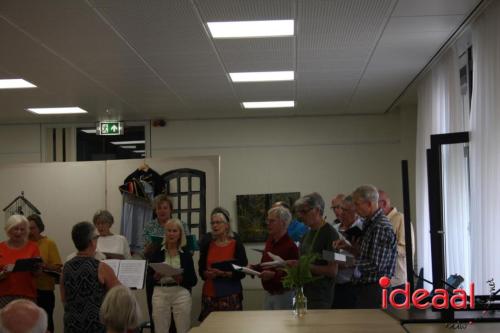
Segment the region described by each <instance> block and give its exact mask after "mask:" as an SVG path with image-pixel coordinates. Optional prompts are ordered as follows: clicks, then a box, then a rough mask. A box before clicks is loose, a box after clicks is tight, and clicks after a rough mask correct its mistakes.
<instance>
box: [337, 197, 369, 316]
mask: <svg viewBox="0 0 500 333" xmlns="http://www.w3.org/2000/svg"><path fill="white" fill-rule="evenodd" d="M339 211H340V213H339V215H338V217H339V219H340V220H341V221H342V222H341V223H339V224H336V225H334V228H335V229H336V230H337V231H338V232H339V234H340V238H342V239H347V240H348V241H349V242H355V241H356V238H357V237H360V235H358V236H351V235H354V234H350V233H349V230H354V229H355V228H357V229H358V230H363V220H362V219H361V218H360V217H359V215H358V214H357V213H356V208H355V207H354V202H353V201H352V196H350V195H348V196H347V197H345V198H344V200H342V202H341V203H340V209H339ZM353 273H354V267H353V266H352V265H351V266H347V265H342V264H339V271H338V273H337V277H336V279H335V297H334V300H333V304H332V309H353V308H355V304H354V297H353V296H354V295H353V293H354V291H353V285H352V281H351V280H352V275H353Z"/></svg>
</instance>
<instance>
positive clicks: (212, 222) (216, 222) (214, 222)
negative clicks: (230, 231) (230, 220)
mask: <svg viewBox="0 0 500 333" xmlns="http://www.w3.org/2000/svg"><path fill="white" fill-rule="evenodd" d="M224 223H226V222H224V221H211V222H210V225H219V224H224Z"/></svg>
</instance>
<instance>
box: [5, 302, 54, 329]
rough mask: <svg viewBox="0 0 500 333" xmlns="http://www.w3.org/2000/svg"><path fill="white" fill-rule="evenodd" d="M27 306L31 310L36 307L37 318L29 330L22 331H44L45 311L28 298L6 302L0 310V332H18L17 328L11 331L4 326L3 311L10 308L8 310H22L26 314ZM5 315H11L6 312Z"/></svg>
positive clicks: (45, 327)
mask: <svg viewBox="0 0 500 333" xmlns="http://www.w3.org/2000/svg"><path fill="white" fill-rule="evenodd" d="M12 307H14V309H12ZM23 307H24V309H23ZM27 308H31V309H33V310H35V309H36V311H37V312H38V318H37V321H36V323H35V325H33V327H31V328H30V330H29V331H24V332H23V333H45V332H47V323H48V320H47V313H46V312H45V310H44V309H42V308H41V307H39V306H38V305H36V304H35V303H33V302H32V301H30V300H27V299H16V300H14V301H12V302H10V303H9V304H7V305H6V306H5V307H4V308H3V309H2V310H1V311H0V333H18V331H17V330H15V331H12V330H11V329H9V328H7V327H5V324H4V316H5V312H9V310H10V311H16V312H22V313H23V314H24V315H26V310H27ZM7 315H12V314H10V313H8V314H7Z"/></svg>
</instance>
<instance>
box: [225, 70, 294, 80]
mask: <svg viewBox="0 0 500 333" xmlns="http://www.w3.org/2000/svg"><path fill="white" fill-rule="evenodd" d="M294 74H295V73H294V71H276V72H240V73H229V77H230V78H231V81H233V82H269V81H293V80H294V77H295V75H294Z"/></svg>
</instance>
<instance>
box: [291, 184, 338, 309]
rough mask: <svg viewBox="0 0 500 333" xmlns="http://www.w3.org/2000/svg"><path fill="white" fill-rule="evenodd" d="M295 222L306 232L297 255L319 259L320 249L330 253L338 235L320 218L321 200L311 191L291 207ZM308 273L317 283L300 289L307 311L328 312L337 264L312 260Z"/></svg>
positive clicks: (321, 252) (314, 282) (322, 206)
mask: <svg viewBox="0 0 500 333" xmlns="http://www.w3.org/2000/svg"><path fill="white" fill-rule="evenodd" d="M294 207H295V210H296V212H297V215H298V216H299V219H300V220H301V221H302V222H304V224H305V225H307V226H308V227H309V228H310V230H309V231H308V232H307V233H306V234H305V236H304V238H303V240H302V243H301V244H300V254H301V255H304V254H309V253H316V254H318V255H319V256H320V257H321V256H322V254H323V250H328V251H333V248H332V243H333V241H335V240H337V239H339V234H338V232H337V231H336V230H335V229H334V228H333V227H332V226H331V225H330V224H328V223H326V222H325V220H324V219H323V213H324V209H325V201H324V200H323V198H322V197H321V195H319V194H318V193H316V192H314V193H311V194H308V195H305V196H303V197H302V198H300V199H298V200H297V201H296V202H295V204H294ZM310 269H311V273H312V274H313V275H315V276H319V277H320V278H319V279H318V280H315V281H313V282H310V283H308V284H306V285H305V286H304V294H305V296H306V297H307V302H308V308H310V309H330V307H331V306H332V302H333V293H334V285H335V275H336V274H337V264H336V263H335V262H329V261H325V260H316V262H315V263H314V264H312V265H311V267H310Z"/></svg>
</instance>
